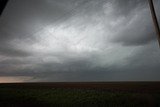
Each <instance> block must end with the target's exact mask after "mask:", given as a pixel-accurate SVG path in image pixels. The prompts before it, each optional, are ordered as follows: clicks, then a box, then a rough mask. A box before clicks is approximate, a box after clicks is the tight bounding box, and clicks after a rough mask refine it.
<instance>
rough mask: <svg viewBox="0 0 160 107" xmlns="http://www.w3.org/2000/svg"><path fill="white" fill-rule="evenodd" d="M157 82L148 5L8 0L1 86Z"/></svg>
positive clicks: (159, 55) (0, 49)
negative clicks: (37, 82) (82, 82)
mask: <svg viewBox="0 0 160 107" xmlns="http://www.w3.org/2000/svg"><path fill="white" fill-rule="evenodd" d="M153 1H154V4H155V8H156V12H157V16H158V20H159V22H160V12H159V11H158V10H160V0H153ZM154 80H158V81H159V80H160V49H159V47H158V42H157V39H156V34H155V31H154V27H153V23H152V19H151V14H150V10H149V6H148V2H147V0H10V1H9V3H8V5H7V7H6V8H5V10H4V13H3V14H2V16H1V18H0V82H7V81H9V82H14V81H19V82H31V81H53V82H54V81H154Z"/></svg>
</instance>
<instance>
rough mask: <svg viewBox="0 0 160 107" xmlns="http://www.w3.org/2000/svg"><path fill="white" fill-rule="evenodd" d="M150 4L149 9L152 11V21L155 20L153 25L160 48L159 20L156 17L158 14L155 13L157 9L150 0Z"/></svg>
mask: <svg viewBox="0 0 160 107" xmlns="http://www.w3.org/2000/svg"><path fill="white" fill-rule="evenodd" d="M148 2H149V7H150V10H151V15H152V20H153V23H154V27H155V31H156V34H157V39H158V43H159V47H160V28H159V24H158V20H157V17H156V12H155V8H154V4H153V0H148Z"/></svg>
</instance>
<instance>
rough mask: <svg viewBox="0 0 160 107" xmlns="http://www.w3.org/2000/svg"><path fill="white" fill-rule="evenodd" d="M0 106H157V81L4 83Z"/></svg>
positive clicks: (0, 89)
mask: <svg viewBox="0 0 160 107" xmlns="http://www.w3.org/2000/svg"><path fill="white" fill-rule="evenodd" d="M0 107H160V82H54V83H47V82H46V83H45V82H43V83H6V84H0Z"/></svg>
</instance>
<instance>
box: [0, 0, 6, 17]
mask: <svg viewBox="0 0 160 107" xmlns="http://www.w3.org/2000/svg"><path fill="white" fill-rule="evenodd" d="M7 2H8V0H0V16H1V14H2V12H3V10H4V8H5V7H6V4H7Z"/></svg>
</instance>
